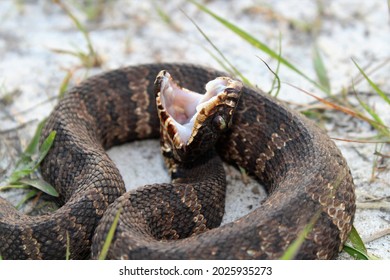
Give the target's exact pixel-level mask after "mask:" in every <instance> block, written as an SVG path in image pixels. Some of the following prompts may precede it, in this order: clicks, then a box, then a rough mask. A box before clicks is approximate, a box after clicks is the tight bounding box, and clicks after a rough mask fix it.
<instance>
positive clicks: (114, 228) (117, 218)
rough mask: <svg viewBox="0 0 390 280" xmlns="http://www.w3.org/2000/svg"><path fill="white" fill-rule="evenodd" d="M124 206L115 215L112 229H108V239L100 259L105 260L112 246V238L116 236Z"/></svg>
mask: <svg viewBox="0 0 390 280" xmlns="http://www.w3.org/2000/svg"><path fill="white" fill-rule="evenodd" d="M121 212H122V208H119V210H118V212H117V213H116V215H115V218H114V221H113V222H112V225H111V227H110V230H109V231H108V234H107V237H106V240H105V241H104V244H103V248H102V251H101V252H100V255H99V260H105V259H106V257H107V253H108V249H109V248H110V245H111V242H112V239H113V238H114V234H115V230H116V227H117V225H118V221H119V217H120V215H121Z"/></svg>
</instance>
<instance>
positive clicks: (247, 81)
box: [183, 11, 251, 85]
mask: <svg viewBox="0 0 390 280" xmlns="http://www.w3.org/2000/svg"><path fill="white" fill-rule="evenodd" d="M183 13H184V15H185V16H186V17H187V18H188V19H189V20H190V21H191V22H192V24H193V25H194V26H195V27H196V29H198V31H199V32H200V34H201V35H202V36H203V38H205V39H206V41H207V42H208V43H209V44H210V45H211V47H212V48H213V49H214V50H215V51H216V52H217V53H218V55H219V56H220V57H221V58H222V60H223V61H225V63H226V64H227V65H229V67H230V69H231V71H228V72H232V73H233V74H235V75H237V76H238V77H240V79H241V80H242V81H243V82H244V83H245V84H247V85H251V83H250V81H249V80H248V79H247V78H245V76H244V75H242V73H241V72H240V71H239V70H238V69H237V68H236V67H235V66H234V65H233V64H232V63H230V61H229V60H228V59H227V58H226V56H225V55H224V54H223V53H222V52H221V51H220V50H219V49H218V47H217V46H216V45H215V44H214V43H213V42H212V41H211V39H210V38H209V37H208V36H207V35H206V33H205V32H204V31H203V30H202V29H201V28H200V26H199V25H198V24H197V23H196V22H195V21H194V20H193V19H192V18H191V17H189V16H188V15H187V14H186V13H185V12H184V11H183ZM217 61H218V60H217ZM219 63H220V62H219Z"/></svg>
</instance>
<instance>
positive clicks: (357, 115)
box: [286, 83, 387, 128]
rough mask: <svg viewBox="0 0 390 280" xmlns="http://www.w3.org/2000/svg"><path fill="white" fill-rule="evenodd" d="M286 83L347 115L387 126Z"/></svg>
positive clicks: (374, 124)
mask: <svg viewBox="0 0 390 280" xmlns="http://www.w3.org/2000/svg"><path fill="white" fill-rule="evenodd" d="M286 84H287V85H289V86H291V87H293V88H295V89H297V90H299V91H302V92H303V93H305V94H307V95H309V96H311V97H313V98H315V99H317V100H318V101H320V102H321V103H323V104H325V105H327V106H328V107H329V108H331V109H334V110H337V111H340V112H343V113H345V114H348V115H350V116H352V117H354V118H358V119H361V120H363V121H365V122H367V123H369V124H371V125H373V126H379V127H384V128H387V127H386V126H384V125H383V124H382V123H378V122H377V121H375V120H372V119H370V118H367V117H366V116H364V115H363V114H361V113H360V112H356V111H354V110H352V109H349V108H347V107H345V106H341V105H338V104H335V103H333V102H331V101H328V100H326V99H324V98H321V97H318V96H316V95H314V94H312V93H310V92H308V91H306V90H304V89H301V88H299V87H297V86H295V85H293V84H290V83H286Z"/></svg>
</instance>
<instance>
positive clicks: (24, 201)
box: [15, 190, 38, 209]
mask: <svg viewBox="0 0 390 280" xmlns="http://www.w3.org/2000/svg"><path fill="white" fill-rule="evenodd" d="M37 193H38V191H37V190H31V191H29V192H28V193H27V194H26V195H25V196H24V197H23V198H22V200H20V201H19V203H18V204H17V205H16V206H15V208H16V209H20V207H22V205H23V204H25V203H26V201H28V200H29V199H31V198H33V197H34V196H36V195H37Z"/></svg>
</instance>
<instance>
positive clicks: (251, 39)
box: [188, 0, 326, 92]
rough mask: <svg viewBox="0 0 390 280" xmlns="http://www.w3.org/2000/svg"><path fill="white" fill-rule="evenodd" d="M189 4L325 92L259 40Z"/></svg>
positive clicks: (207, 11)
mask: <svg viewBox="0 0 390 280" xmlns="http://www.w3.org/2000/svg"><path fill="white" fill-rule="evenodd" d="M188 1H189V2H191V3H193V4H194V5H196V6H197V7H198V8H199V9H200V10H201V11H203V12H205V13H207V14H209V15H210V16H212V17H213V18H214V19H216V20H217V21H218V22H220V23H221V24H222V25H224V26H225V27H226V28H228V29H230V30H231V31H232V32H234V33H235V34H237V35H238V36H240V37H241V38H242V39H244V40H245V41H247V42H248V43H249V44H251V45H252V46H254V47H255V48H257V49H259V50H261V51H263V52H265V53H266V54H268V55H269V56H271V57H273V58H275V59H277V60H279V61H280V62H281V63H282V64H283V65H285V66H287V67H288V68H290V69H291V70H293V71H294V72H296V73H297V74H299V75H300V76H302V77H303V78H305V79H306V80H307V81H309V82H310V83H312V84H313V85H315V86H316V87H317V88H319V89H321V90H322V91H325V92H326V90H325V89H324V88H323V87H322V86H321V85H320V84H318V83H317V82H316V81H314V80H313V79H311V78H310V77H309V76H307V75H306V74H304V73H303V72H302V71H300V70H299V69H298V68H296V67H295V66H294V65H293V64H291V63H290V62H289V61H287V60H286V59H285V58H283V57H280V56H279V55H278V54H277V53H276V52H274V51H273V50H272V49H271V48H269V47H268V46H267V45H266V44H264V43H262V42H260V41H259V40H257V39H256V38H254V37H253V36H252V35H250V34H249V33H247V32H246V31H244V30H243V29H241V28H239V27H238V26H236V25H234V24H232V23H231V22H229V21H227V20H225V19H223V18H221V17H220V16H218V15H217V14H215V13H213V12H212V11H211V10H209V9H208V8H206V7H205V6H204V5H201V4H199V3H198V2H196V1H194V0H188Z"/></svg>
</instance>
